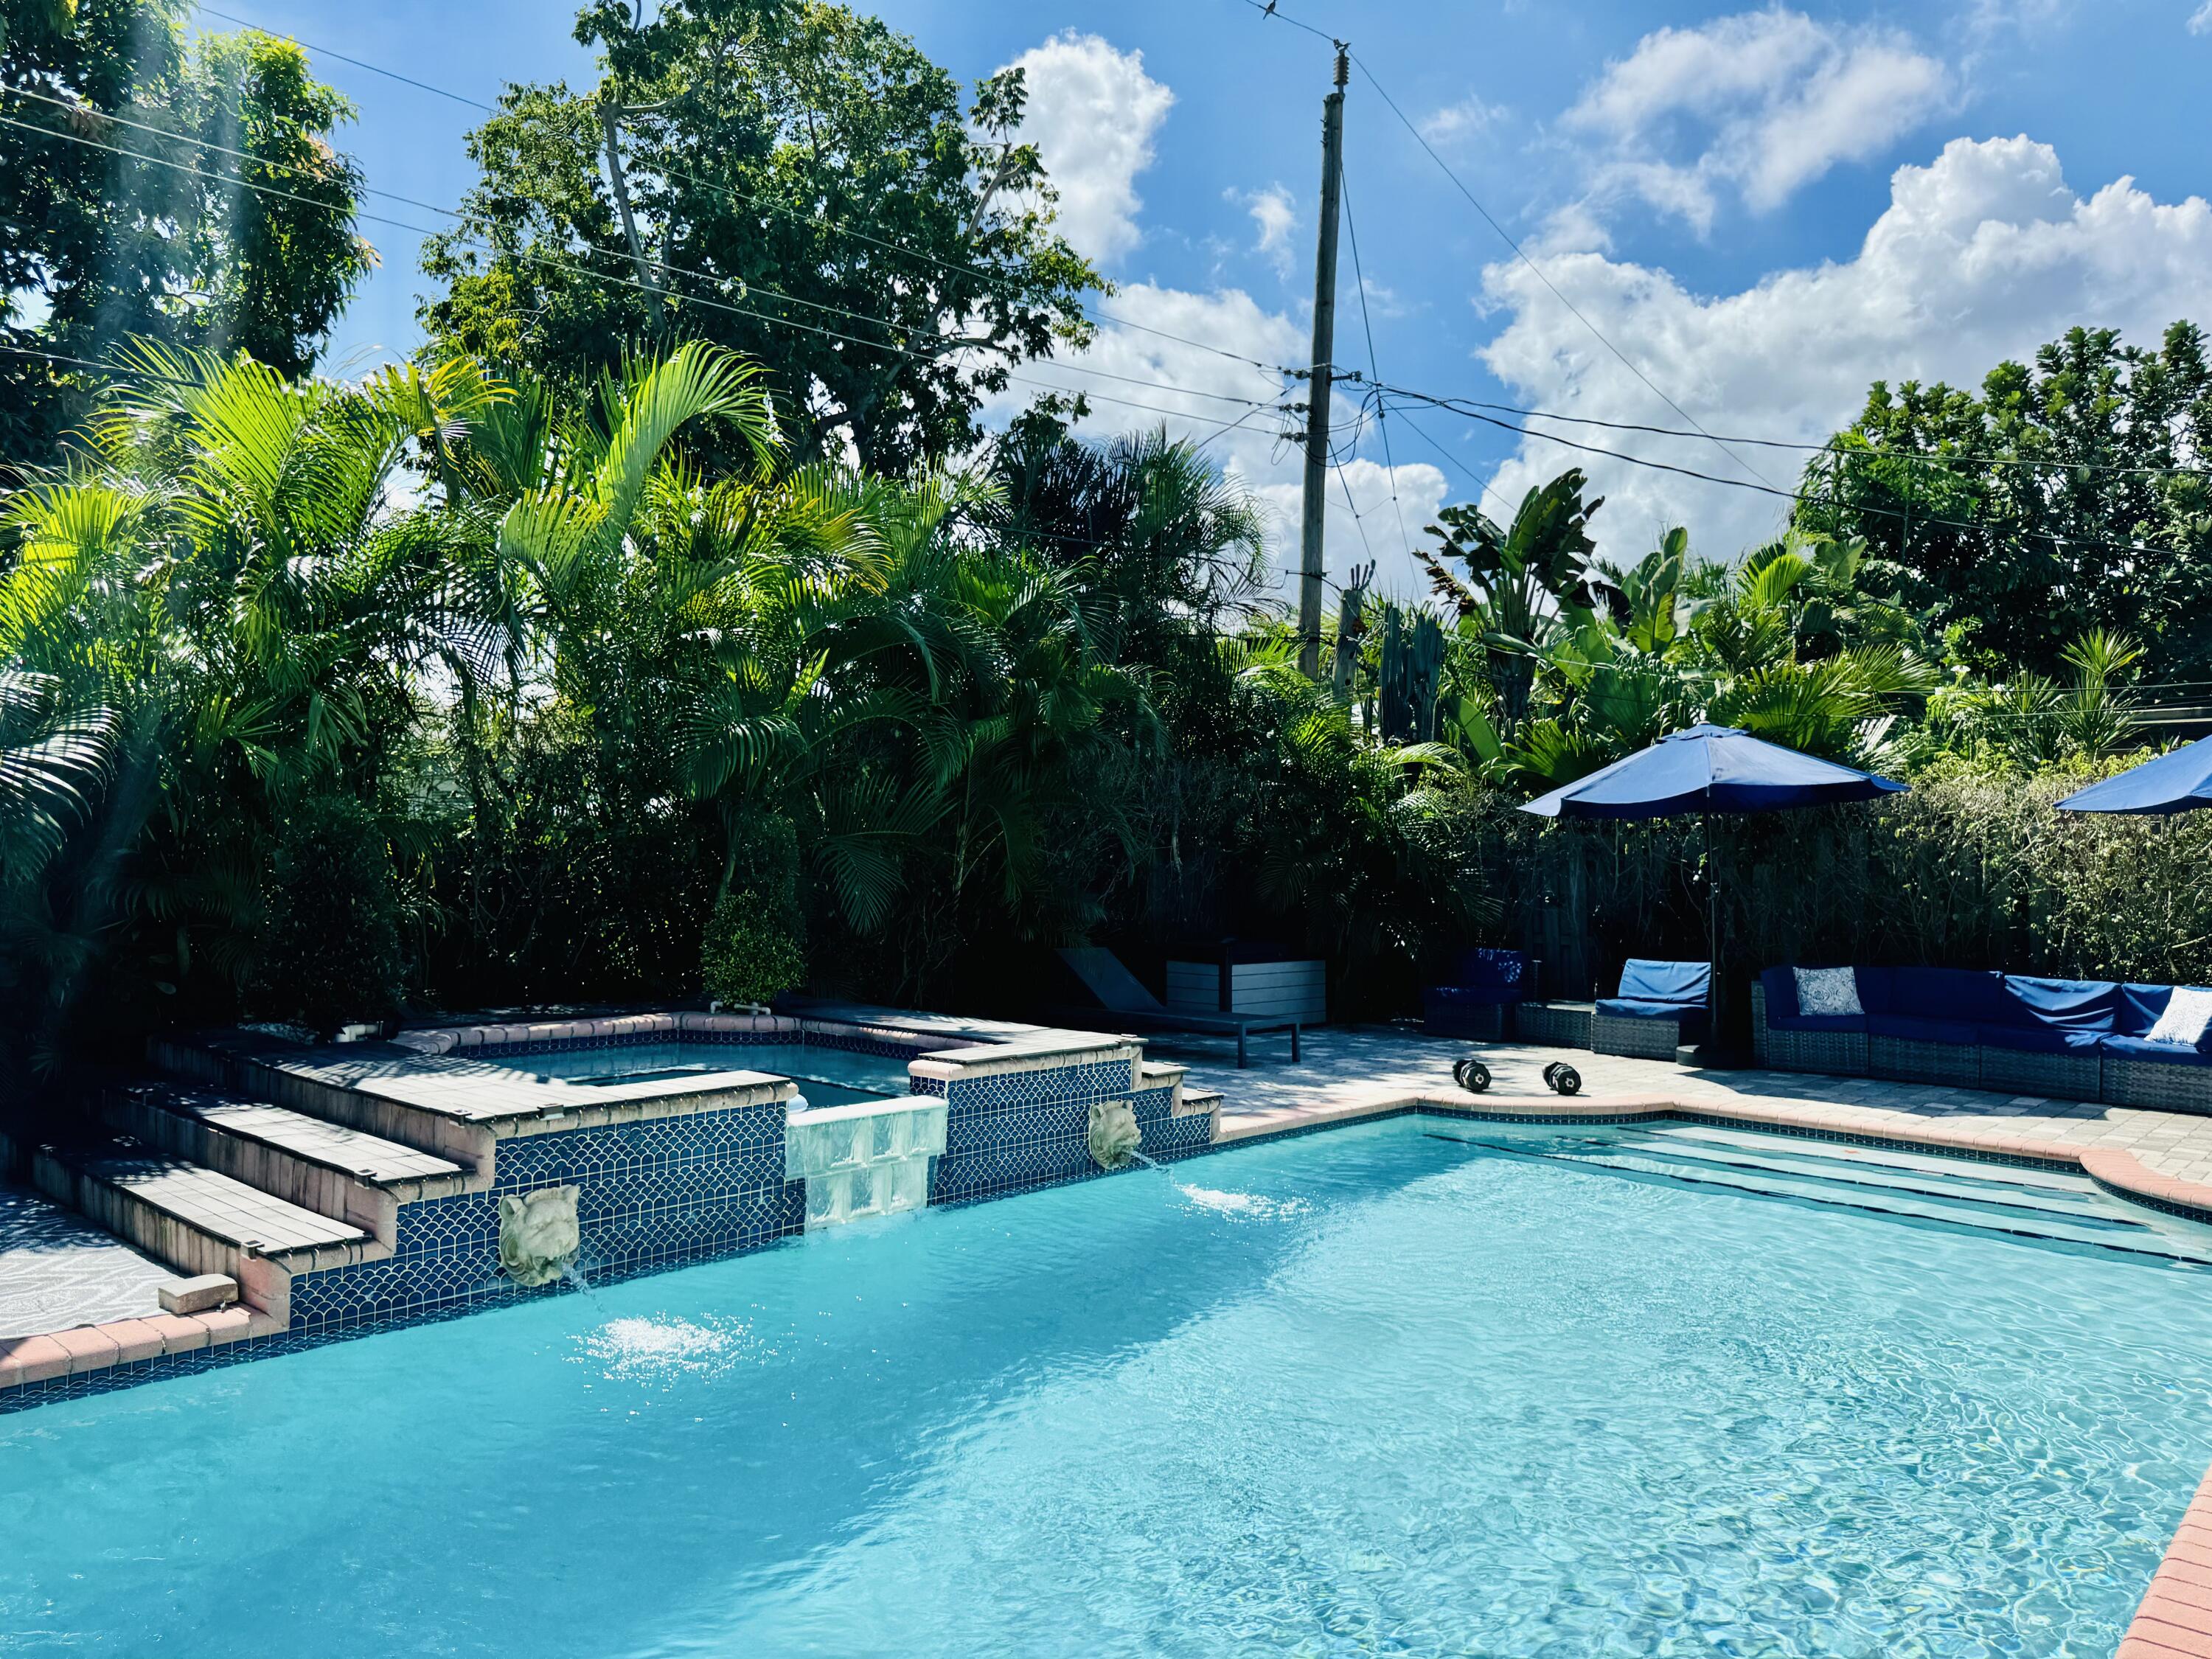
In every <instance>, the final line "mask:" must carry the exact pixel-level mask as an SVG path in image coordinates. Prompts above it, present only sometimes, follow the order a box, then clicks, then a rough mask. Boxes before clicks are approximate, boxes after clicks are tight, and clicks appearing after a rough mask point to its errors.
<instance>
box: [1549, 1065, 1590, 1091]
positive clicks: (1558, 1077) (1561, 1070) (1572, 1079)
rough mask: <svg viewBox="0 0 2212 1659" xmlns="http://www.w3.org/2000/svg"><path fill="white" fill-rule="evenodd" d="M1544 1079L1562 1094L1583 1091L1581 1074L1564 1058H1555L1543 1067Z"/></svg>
mask: <svg viewBox="0 0 2212 1659" xmlns="http://www.w3.org/2000/svg"><path fill="white" fill-rule="evenodd" d="M1544 1081H1545V1082H1547V1083H1548V1084H1550V1085H1552V1087H1553V1088H1554V1089H1556V1090H1558V1091H1559V1092H1560V1093H1561V1094H1563V1095H1578V1094H1580V1093H1582V1091H1583V1074H1582V1073H1580V1072H1577V1070H1575V1068H1574V1067H1573V1066H1570V1065H1568V1064H1567V1062H1566V1061H1565V1060H1553V1062H1552V1063H1551V1064H1550V1065H1549V1066H1546V1067H1545V1068H1544Z"/></svg>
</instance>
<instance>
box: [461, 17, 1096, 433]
mask: <svg viewBox="0 0 2212 1659" xmlns="http://www.w3.org/2000/svg"><path fill="white" fill-rule="evenodd" d="M576 34H577V38H578V39H579V40H581V41H582V42H584V43H585V44H586V45H595V46H599V48H600V50H601V54H602V55H601V65H602V70H601V79H600V81H599V84H598V85H596V86H595V87H592V88H587V89H586V90H583V91H580V92H579V91H572V90H571V89H570V88H568V87H567V86H566V85H554V86H519V87H513V88H509V89H508V91H507V94H505V96H504V97H503V98H502V99H501V108H500V112H499V113H498V114H496V115H495V116H494V117H492V118H490V119H489V120H488V121H487V122H485V123H484V125H483V126H481V127H480V128H478V129H477V131H476V132H474V133H473V134H471V137H470V140H469V150H470V155H471V157H472V158H473V159H474V160H475V161H476V163H477V168H478V170H479V173H480V178H479V181H478V183H477V185H476V187H475V188H474V189H473V190H471V191H470V193H469V194H468V196H467V197H466V198H465V200H464V202H463V204H462V217H461V220H460V222H459V224H458V225H457V226H456V227H455V228H454V229H453V230H452V231H450V232H448V233H447V234H443V235H440V236H436V237H434V238H432V239H431V240H429V242H428V244H426V246H425V249H424V254H423V268H424V270H426V271H427V272H428V274H429V275H430V276H432V277H434V278H435V279H437V280H439V281H441V282H442V283H445V284H446V293H445V294H444V295H443V296H442V297H441V298H438V299H436V300H435V301H431V302H430V303H428V305H426V306H425V307H424V308H423V311H422V320H423V324H424V326H425V328H426V329H427V330H428V333H429V335H430V337H431V342H432V344H431V349H432V351H433V352H434V353H447V352H459V353H471V354H474V355H477V356H482V357H485V358H488V359H489V360H491V361H493V362H501V363H508V364H514V363H520V362H528V363H530V364H531V365H532V367H533V368H534V369H536V370H537V371H538V372H540V373H543V374H547V375H549V376H550V377H551V378H552V379H553V380H555V381H556V383H560V384H564V385H567V386H585V385H588V384H589V382H590V380H591V379H592V376H594V375H595V374H598V373H599V371H600V370H602V369H603V368H607V367H609V366H610V365H611V363H613V362H615V361H616V360H617V359H618V358H619V357H620V356H621V355H622V353H623V351H624V350H625V349H634V348H635V347H637V346H639V345H641V344H644V343H653V342H659V341H665V340H667V339H670V338H673V337H687V338H700V339H705V340H710V341H713V342H715V343H719V344H722V345H726V346H728V347H731V348H732V349H736V350H738V351H739V352H741V353H743V354H744V356H746V357H748V358H750V360H752V361H753V362H757V363H759V364H760V365H761V366H762V368H763V371H764V372H765V374H766V383H767V385H768V386H769V388H770V389H771V390H772V391H773V392H774V394H775V398H776V403H777V406H778V415H779V418H780V421H781V424H782V425H783V427H784V429H785V431H786V433H787V440H788V442H789V445H790V448H791V453H792V454H793V457H794V459H799V460H802V461H803V460H806V459H814V458H816V457H818V456H822V455H825V454H826V455H836V454H840V453H843V448H844V445H845V444H846V443H847V442H848V441H849V443H850V444H851V446H852V448H853V450H854V453H857V454H858V456H859V458H860V460H861V462H862V463H863V464H864V465H866V466H868V467H870V468H872V469H875V470H878V471H888V472H902V471H907V470H908V469H909V468H910V467H912V466H913V465H915V463H916V462H918V461H921V460H924V459H932V458H936V457H941V456H943V455H945V454H947V453H951V452H953V451H955V450H957V449H960V448H963V447H966V446H967V445H968V444H969V443H970V442H972V441H974V440H975V437H976V435H977V428H976V424H975V416H976V411H977V410H978V408H979V407H980V404H981V399H982V398H983V397H984V395H985V394H986V393H988V392H996V391H1001V390H1003V389H1004V388H1005V387H1006V384H1007V380H1006V374H1007V370H1008V368H1010V367H1011V366H1012V365H1015V364H1018V363H1020V362H1023V361H1024V360H1026V359H1029V358H1033V357H1036V356H1042V355H1043V354H1045V353H1046V352H1048V350H1049V349H1051V348H1052V346H1053V344H1054V342H1055V341H1056V340H1081V339H1083V338H1085V337H1087V332H1088V328H1089V325H1088V324H1087V322H1086V321H1085V317H1084V313H1083V309H1082V300H1083V296H1084V295H1085V294H1086V293H1089V292H1091V291H1093V290H1096V289H1098V288H1099V287H1100V286H1101V283H1100V279H1099V277H1098V275H1097V272H1096V271H1095V270H1092V268H1091V265H1090V264H1088V263H1087V262H1085V260H1084V259H1083V258H1081V257H1080V256H1079V255H1078V254H1077V253H1076V252H1074V251H1073V249H1072V248H1070V247H1069V246H1068V245H1067V244H1066V241H1064V240H1062V239H1061V238H1060V237H1059V236H1058V235H1056V234H1054V232H1053V230H1052V228H1051V214H1052V201H1053V196H1052V191H1051V188H1050V185H1049V181H1048V179H1046V177H1045V172H1044V167H1043V164H1042V162H1041V161H1040V160H1039V159H1038V156H1037V154H1036V149H1035V148H1034V147H1033V146H1030V145H1027V144H1023V143H1017V142H1015V137H1014V135H1015V131H1016V129H1017V127H1018V124H1019V121H1020V118H1021V112H1022V106H1023V100H1024V88H1023V85H1022V81H1021V76H1020V74H1019V72H1018V71H1010V72H1008V73H1006V74H1004V75H1000V76H994V77H991V78H989V79H987V80H986V81H984V82H981V83H980V84H979V85H977V87H976V88H975V91H974V94H973V98H972V100H971V101H970V102H969V104H968V106H966V107H965V108H963V104H962V100H961V94H960V89H959V88H958V86H957V83H956V82H954V80H953V79H952V77H951V76H949V75H947V74H946V73H945V71H944V70H940V69H939V68H938V67H937V66H936V65H935V64H933V63H931V62H930V61H929V59H928V58H926V57H925V56H923V55H922V53H921V52H919V51H917V50H916V49H915V46H914V44H913V42H912V41H910V40H908V39H907V38H906V37H904V36H902V35H900V34H896V33H893V32H892V31H890V29H888V28H886V27H884V25H883V24H882V23H881V22H879V21H877V20H875V19H873V18H869V17H863V16H860V15H856V14H854V12H851V11H849V10H847V9H845V8H843V7H842V6H836V5H830V4H825V3H821V0H675V3H671V4H669V5H666V6H664V7H662V8H660V9H659V11H658V12H657V13H656V14H655V15H653V17H652V18H651V19H650V20H649V21H647V20H645V19H643V18H642V17H641V15H640V13H639V12H638V11H636V10H633V9H632V8H631V7H630V6H629V5H627V4H618V3H611V0H598V3H593V4H591V5H588V6H586V8H585V9H584V10H583V11H582V13H581V14H580V16H579V18H578V21H577V26H576Z"/></svg>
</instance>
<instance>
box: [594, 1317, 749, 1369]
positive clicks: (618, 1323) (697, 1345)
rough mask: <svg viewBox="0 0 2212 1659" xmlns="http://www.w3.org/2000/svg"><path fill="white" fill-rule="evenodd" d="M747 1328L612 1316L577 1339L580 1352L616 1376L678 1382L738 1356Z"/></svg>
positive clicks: (670, 1319) (719, 1365)
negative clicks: (678, 1379) (720, 1327)
mask: <svg viewBox="0 0 2212 1659" xmlns="http://www.w3.org/2000/svg"><path fill="white" fill-rule="evenodd" d="M742 1334H743V1331H742V1329H741V1328H740V1329H739V1330H736V1331H731V1330H723V1329H719V1328H715V1327H714V1326H711V1325H700V1324H695V1323H694V1322H691V1321H690V1320H688V1319H674V1318H670V1317H667V1316H661V1317H659V1318H655V1319H611V1320H609V1321H608V1322H606V1323H605V1324H604V1325H602V1326H600V1327H599V1328H598V1329H597V1330H595V1331H592V1332H590V1333H588V1334H586V1335H583V1336H580V1337H579V1338H578V1339H577V1343H578V1346H580V1347H581V1348H582V1349H583V1351H584V1352H583V1353H582V1354H581V1355H580V1356H579V1358H585V1359H590V1360H593V1361H596V1362H598V1363H599V1364H600V1365H602V1366H604V1367H605V1372H606V1376H607V1377H608V1380H609V1381H611V1382H624V1383H651V1382H659V1381H670V1382H672V1381H674V1380H675V1379H676V1378H678V1377H679V1376H698V1375H700V1374H702V1373H704V1372H708V1371H713V1370H720V1368H722V1367H723V1366H725V1365H726V1364H728V1363H729V1362H730V1360H731V1359H732V1358H733V1357H734V1355H735V1353H736V1351H737V1347H738V1337H739V1336H741V1335H742Z"/></svg>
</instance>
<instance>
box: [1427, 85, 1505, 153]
mask: <svg viewBox="0 0 2212 1659" xmlns="http://www.w3.org/2000/svg"><path fill="white" fill-rule="evenodd" d="M1505 115H1506V109H1505V106H1504V105H1503V104H1492V103H1486V102H1485V101H1484V100H1482V99H1480V98H1479V97H1477V96H1476V95H1475V94H1473V93H1469V94H1468V95H1467V96H1466V97H1464V98H1462V99H1461V100H1459V102H1457V103H1456V104H1446V105H1445V106H1443V108H1442V109H1439V110H1434V111H1431V112H1430V113H1429V114H1427V115H1425V116H1423V117H1422V118H1421V122H1420V127H1421V136H1422V137H1424V138H1426V139H1427V140H1428V141H1429V142H1430V143H1432V144H1450V143H1459V142H1460V141H1461V140H1462V139H1467V138H1474V137H1480V135H1481V134H1483V133H1486V132H1487V131H1490V129H1491V128H1492V127H1494V126H1496V125H1498V123H1499V122H1500V121H1502V120H1504V118H1505Z"/></svg>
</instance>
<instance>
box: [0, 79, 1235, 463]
mask: <svg viewBox="0 0 2212 1659" xmlns="http://www.w3.org/2000/svg"><path fill="white" fill-rule="evenodd" d="M0 125H5V126H10V127H17V128H20V129H21V130H22V131H26V132H33V133H36V134H38V135H40V137H47V138H58V139H61V140H63V141H64V142H65V143H75V144H82V145H85V146H87V147H88V148H89V149H98V150H105V151H106V152H107V153H108V154H109V155H119V156H122V157H125V158H126V159H128V160H131V161H143V162H147V163H149V164H150V165H153V166H156V167H172V168H174V169H175V170H176V171H178V172H179V173H189V174H191V176H193V177H195V178H197V179H205V180H207V181H208V182H209V183H210V184H219V185H238V186H240V188H242V189H246V190H251V191H255V192H256V193H257V194H260V195H264V196H274V197H279V198H281V199H283V200H286V201H293V202H298V203H300V204H303V205H305V206H307V207H312V208H317V209H319V210H322V211H325V212H337V213H343V214H345V215H347V216H348V217H349V218H354V219H362V220H366V221H368V222H369V223H371V224H380V225H389V226H391V227H392V228H394V229H396V230H404V231H408V232H410V233H411V234H415V235H418V236H428V235H431V234H435V233H434V232H432V231H430V230H429V229H428V228H426V227H424V226H422V225H414V224H409V223H408V222H406V221H404V220H401V219H393V218H391V217H389V216H385V215H381V214H375V213H366V212H362V211H361V210H359V209H358V208H350V207H348V206H344V205H341V204H332V203H329V202H324V201H319V200H317V199H316V198H315V197H310V196H302V195H301V194H299V193H298V192H297V191H288V190H283V189H280V188H278V187H277V186H276V185H265V184H257V183H255V182H254V181H252V179H244V178H240V177H237V176H235V175H233V174H228V173H210V172H206V171H204V169H202V168H199V167H192V166H191V165H189V164H188V163H185V162H183V161H171V160H169V159H167V157H165V156H160V155H146V154H144V153H143V152H142V151H138V150H131V149H123V148H121V147H120V146H118V145H115V144H108V143H101V142H100V140H98V139H95V138H89V137H83V136H82V135H79V134H76V133H67V132H58V131H54V130H53V129H52V128H51V127H42V126H37V125H33V124H32V123H30V122H27V121H19V120H17V119H15V118H14V117H12V116H8V115H0ZM475 240H482V239H475ZM485 245H486V246H490V244H489V242H488V241H487V242H486V243H485ZM509 257H512V258H517V259H520V260H523V261H525V262H526V263H529V264H538V265H544V266H546V267H548V268H550V269H552V270H562V271H566V272H568V273H570V274H572V275H578V276H583V277H585V278H586V279H587V280H589V281H592V282H595V283H614V284H616V285H617V286H618V287H622V288H627V289H634V290H635V291H636V292H639V293H641V294H647V295H651V294H652V293H653V290H652V289H649V288H647V286H646V285H645V284H644V283H641V282H639V281H637V280H636V279H635V277H627V276H615V275H613V274H611V273H610V272H605V271H595V270H590V269H588V268H587V267H585V266H582V265H579V264H575V263H574V262H573V261H569V260H564V259H555V258H549V257H547V256H546V255H544V254H535V253H526V252H520V251H516V252H512V253H511V254H510V256H509ZM684 299H685V300H686V301H687V302H688V303H690V304H693V305H697V306H702V307H707V308H708V309H709V310H714V311H725V312H728V313H732V315H735V316H739V317H748V318H750V319H753V320H755V321H757V322H760V323H763V324H767V325H771V326H774V327H779V328H795V329H799V330H803V331H805V332H807V333H810V334H819V335H822V336H823V337H825V338H828V339H832V340H841V341H844V342H846V343H849V344H852V345H858V346H865V347H866V348H867V349H869V350H872V351H885V352H890V353H892V354H893V355H895V356H902V357H907V358H910V359H912V360H914V361H915V362H927V363H934V362H937V361H938V360H937V358H936V357H935V356H933V355H931V354H927V353H922V352H916V351H913V350H910V349H906V348H903V347H901V346H897V345H894V344H891V343H888V342H885V341H881V340H867V339H863V338H861V337H860V336H858V335H854V334H847V333H844V332H842V331H839V330H836V329H830V328H823V327H821V326H819V325H816V324H812V323H802V322H800V321H799V320H798V319H796V318H791V317H776V316H773V315H771V314H769V313H767V312H764V311H757V310H754V309H752V308H750V307H746V306H740V305H734V304H732V303H731V302H730V301H726V300H715V299H709V298H708V297H707V296H706V295H696V294H695V295H685V296H684ZM1038 361H1040V362H1044V363H1045V364H1047V365H1048V366H1049V367H1054V368H1076V369H1077V371H1078V372H1079V373H1081V372H1086V371H1084V370H1082V369H1081V368H1079V366H1078V365H1073V364H1068V363H1061V362H1057V361H1055V360H1053V359H1041V360H1038ZM1000 372H1001V373H1003V374H1006V378H1007V379H1008V380H1014V381H1018V382H1019V383H1020V384H1022V385H1024V386H1037V387H1039V388H1040V389H1042V390H1044V391H1048V392H1075V391H1079V390H1080V389H1079V388H1077V387H1073V386H1062V385H1055V384H1054V383H1053V382H1051V381H1047V380H1034V379H1031V378H1030V376H1028V375H1024V374H1014V373H1013V372H1012V371H1011V370H1001V371H1000ZM1098 372H1100V373H1104V371H1098ZM1107 378H1109V379H1112V380H1128V379H1129V378H1130V377H1128V376H1127V375H1114V374H1109V375H1108V376H1107ZM1133 384H1136V385H1139V386H1152V387H1155V388H1156V389H1158V390H1160V391H1164V392H1187V391H1188V388H1185V387H1181V386H1173V385H1170V384H1169V383H1167V382H1164V381H1135V382H1133ZM1081 395H1083V396H1084V397H1085V398H1093V399H1095V400H1097V402H1100V403H1109V404H1120V405H1122V406H1123V407H1126V408H1130V409H1139V410H1146V411H1147V412H1148V413H1151V414H1154V415H1164V416H1173V417H1175V418H1176V419H1178V420H1189V421H1198V422H1206V423H1207V424H1212V425H1223V424H1226V423H1227V422H1225V421H1219V420H1216V419H1214V417H1212V416H1202V415H1193V414H1189V413H1188V412H1187V411H1185V410H1177V409H1164V408H1162V407H1161V406H1160V405H1158V404H1146V403H1139V402H1137V401H1135V400H1134V399H1133V398H1116V397H1113V396H1110V395H1109V394H1108V393H1105V392H1089V391H1083V392H1082V393H1081ZM1197 395H1200V396H1211V397H1223V396H1225V394H1221V393H1199V394H1197ZM1228 401H1231V402H1239V403H1245V404H1253V405H1254V406H1255V407H1262V408H1264V407H1267V406H1268V405H1266V404H1261V403H1259V401H1258V400H1257V399H1255V398H1230V399H1228Z"/></svg>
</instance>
